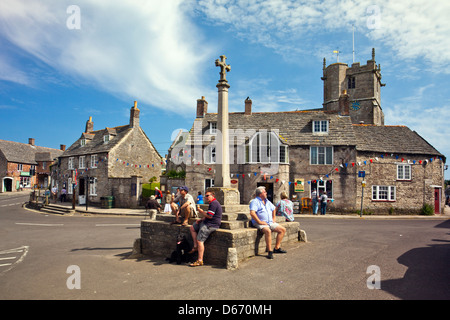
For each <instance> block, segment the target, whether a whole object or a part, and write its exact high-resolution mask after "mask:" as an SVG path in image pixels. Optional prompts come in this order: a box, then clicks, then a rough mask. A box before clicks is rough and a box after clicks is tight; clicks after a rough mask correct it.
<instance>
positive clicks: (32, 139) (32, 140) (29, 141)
mask: <svg viewBox="0 0 450 320" xmlns="http://www.w3.org/2000/svg"><path fill="white" fill-rule="evenodd" d="M28 144H30V145H32V146H34V138H28Z"/></svg>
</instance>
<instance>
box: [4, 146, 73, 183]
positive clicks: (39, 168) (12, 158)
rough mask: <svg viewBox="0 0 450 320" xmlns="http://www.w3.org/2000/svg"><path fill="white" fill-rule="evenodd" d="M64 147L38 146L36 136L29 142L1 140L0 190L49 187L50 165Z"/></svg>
mask: <svg viewBox="0 0 450 320" xmlns="http://www.w3.org/2000/svg"><path fill="white" fill-rule="evenodd" d="M64 148H65V146H64V145H61V149H52V148H46V147H40V146H36V145H35V140H34V138H29V139H28V144H26V143H20V142H14V141H6V140H0V181H1V187H0V192H11V191H12V192H14V191H17V190H19V189H20V188H22V189H25V190H26V189H29V190H31V189H32V188H33V187H34V186H37V187H39V188H44V189H45V188H48V187H49V186H50V183H51V179H50V178H51V174H50V167H51V165H52V164H53V162H54V161H55V159H56V158H57V157H58V156H60V155H61V154H62V153H63V151H64Z"/></svg>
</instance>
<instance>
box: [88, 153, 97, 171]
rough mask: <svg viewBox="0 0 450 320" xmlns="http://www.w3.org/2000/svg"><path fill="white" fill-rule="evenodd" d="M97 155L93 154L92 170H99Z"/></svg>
mask: <svg viewBox="0 0 450 320" xmlns="http://www.w3.org/2000/svg"><path fill="white" fill-rule="evenodd" d="M97 162H98V160H97V155H96V154H91V166H90V167H91V168H97Z"/></svg>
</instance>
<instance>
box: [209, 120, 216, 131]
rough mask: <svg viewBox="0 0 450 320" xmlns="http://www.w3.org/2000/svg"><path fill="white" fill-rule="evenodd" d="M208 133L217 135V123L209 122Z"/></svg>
mask: <svg viewBox="0 0 450 320" xmlns="http://www.w3.org/2000/svg"><path fill="white" fill-rule="evenodd" d="M209 133H210V134H217V122H210V123H209Z"/></svg>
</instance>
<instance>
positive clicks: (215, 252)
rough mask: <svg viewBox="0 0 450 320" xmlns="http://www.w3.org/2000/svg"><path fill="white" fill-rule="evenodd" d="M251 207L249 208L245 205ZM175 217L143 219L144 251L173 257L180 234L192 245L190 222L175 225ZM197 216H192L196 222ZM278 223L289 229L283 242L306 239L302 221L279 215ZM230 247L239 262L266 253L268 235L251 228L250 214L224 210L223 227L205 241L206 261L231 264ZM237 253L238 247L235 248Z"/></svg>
mask: <svg viewBox="0 0 450 320" xmlns="http://www.w3.org/2000/svg"><path fill="white" fill-rule="evenodd" d="M245 207H246V208H247V210H248V207H247V206H245ZM174 219H175V217H174V216H173V215H171V214H157V215H156V219H155V220H143V221H142V222H141V238H140V251H141V252H140V253H141V254H144V255H160V256H163V257H170V255H171V253H172V252H173V251H174V250H175V248H176V239H177V236H178V234H180V233H181V234H183V235H185V236H186V238H187V239H188V240H189V241H190V242H191V244H192V237H191V234H190V230H189V229H190V225H189V226H181V225H178V224H171V222H172V221H173V220H174ZM194 221H195V219H190V220H189V224H192V223H193V222H194ZM277 222H278V223H279V224H281V225H282V226H283V227H285V228H286V234H285V236H284V238H283V242H282V246H283V244H286V243H287V242H297V241H306V234H305V232H304V231H303V230H300V224H299V223H298V222H286V221H285V219H284V218H283V217H277ZM275 241H276V233H274V234H273V235H272V248H273V247H274V246H275ZM228 248H235V249H236V250H235V253H233V254H236V255H237V260H238V263H239V262H241V261H243V260H245V259H247V258H249V257H252V256H255V255H258V254H265V251H266V243H265V239H264V236H263V234H262V233H261V232H258V231H257V229H256V228H253V227H251V218H250V213H248V211H247V212H224V213H223V217H222V225H221V227H220V228H219V229H218V230H216V231H215V232H213V233H212V234H211V235H210V236H209V238H208V239H207V240H206V241H205V254H204V261H205V264H209V265H216V266H221V267H226V266H227V260H228V258H229V257H228ZM233 252H234V250H233Z"/></svg>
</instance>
